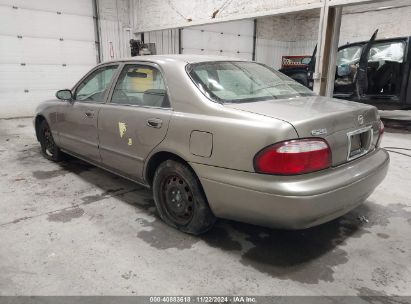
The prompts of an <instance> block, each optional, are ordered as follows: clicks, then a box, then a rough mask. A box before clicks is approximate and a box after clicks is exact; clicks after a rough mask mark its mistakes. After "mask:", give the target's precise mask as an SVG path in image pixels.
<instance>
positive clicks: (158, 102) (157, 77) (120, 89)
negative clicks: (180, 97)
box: [111, 64, 170, 108]
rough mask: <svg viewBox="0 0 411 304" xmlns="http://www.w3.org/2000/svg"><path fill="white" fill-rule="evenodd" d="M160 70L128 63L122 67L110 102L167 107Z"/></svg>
mask: <svg viewBox="0 0 411 304" xmlns="http://www.w3.org/2000/svg"><path fill="white" fill-rule="evenodd" d="M166 93H167V92H166V87H165V84H164V79H163V76H162V75H161V72H160V71H159V70H158V69H156V68H154V67H152V66H147V65H136V64H129V65H126V66H125V67H124V68H123V71H122V72H121V74H120V77H119V79H118V81H117V83H116V86H115V88H114V92H113V96H112V98H111V103H116V104H124V105H138V106H148V107H165V108H167V107H169V106H170V104H169V102H168V98H167V94H166Z"/></svg>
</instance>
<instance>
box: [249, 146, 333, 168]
mask: <svg viewBox="0 0 411 304" xmlns="http://www.w3.org/2000/svg"><path fill="white" fill-rule="evenodd" d="M330 166H331V149H330V146H329V145H328V143H327V142H326V141H325V140H324V139H322V138H305V139H296V140H289V141H284V142H280V143H277V144H274V145H271V146H268V147H266V148H264V149H263V150H261V151H260V152H258V153H257V154H256V156H255V157H254V169H255V171H256V172H258V173H265V174H278V175H294V174H303V173H309V172H314V171H318V170H322V169H326V168H329V167H330Z"/></svg>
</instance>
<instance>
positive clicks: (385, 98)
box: [281, 31, 411, 110]
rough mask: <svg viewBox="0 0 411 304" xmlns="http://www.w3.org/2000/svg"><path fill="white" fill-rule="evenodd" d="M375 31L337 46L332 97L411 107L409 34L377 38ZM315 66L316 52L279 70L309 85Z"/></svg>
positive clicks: (387, 107)
mask: <svg viewBox="0 0 411 304" xmlns="http://www.w3.org/2000/svg"><path fill="white" fill-rule="evenodd" d="M377 32H378V31H376V32H375V33H374V35H373V36H372V37H371V39H370V40H369V41H363V42H356V43H350V44H347V45H344V46H341V47H339V48H338V54H337V62H336V65H337V67H336V73H335V82H334V97H335V98H341V99H347V100H352V101H357V102H361V103H366V104H372V105H374V106H377V107H378V108H379V109H381V110H397V109H411V73H410V71H411V70H410V65H411V50H410V48H409V46H410V44H411V37H398V38H390V39H381V40H376V36H377ZM314 66H315V56H313V59H312V62H311V63H310V64H309V65H308V66H307V67H306V68H304V69H300V70H295V69H294V70H287V69H285V70H281V71H282V72H283V73H284V74H286V75H287V76H289V77H291V78H293V79H295V80H297V81H299V82H300V83H302V84H304V85H306V86H307V87H308V88H310V89H312V83H313V81H312V74H313V71H314ZM303 76H304V77H305V80H304V81H301V78H302V77H303Z"/></svg>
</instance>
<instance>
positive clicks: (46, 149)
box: [39, 120, 63, 162]
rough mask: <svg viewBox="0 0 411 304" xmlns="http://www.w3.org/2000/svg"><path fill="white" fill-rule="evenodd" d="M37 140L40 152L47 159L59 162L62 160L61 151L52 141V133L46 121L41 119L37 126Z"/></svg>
mask: <svg viewBox="0 0 411 304" xmlns="http://www.w3.org/2000/svg"><path fill="white" fill-rule="evenodd" d="M39 140H40V145H41V153H42V154H43V156H44V157H45V158H47V159H48V160H52V161H55V162H59V161H61V160H63V152H61V150H60V148H59V147H57V145H56V143H55V142H54V138H53V134H52V133H51V129H50V126H49V124H48V123H47V121H45V120H43V121H42V122H41V123H40V126H39Z"/></svg>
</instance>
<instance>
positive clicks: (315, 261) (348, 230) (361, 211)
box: [37, 155, 372, 284]
mask: <svg viewBox="0 0 411 304" xmlns="http://www.w3.org/2000/svg"><path fill="white" fill-rule="evenodd" d="M39 157H41V155H39ZM59 166H60V167H61V169H59V170H56V171H58V172H63V173H64V172H65V174H66V173H74V174H76V175H78V176H79V177H80V178H81V179H83V180H85V181H86V182H87V183H90V184H93V185H95V186H96V187H97V188H99V189H101V194H99V195H92V196H85V197H82V198H81V200H82V203H81V204H90V203H93V202H96V201H98V200H101V199H105V198H107V197H115V198H116V199H117V200H119V201H121V202H123V203H126V204H129V205H133V206H135V207H136V208H137V209H138V211H139V212H138V213H142V212H143V213H145V215H146V216H145V218H147V215H148V216H151V217H152V218H153V220H152V221H147V220H146V219H138V218H137V219H135V220H140V221H141V223H142V225H143V226H144V227H143V229H142V230H141V231H139V232H138V234H137V237H139V238H140V239H142V240H143V241H145V242H147V243H148V244H149V245H151V246H152V247H155V248H157V249H160V250H164V249H169V248H176V249H180V250H185V249H190V248H192V247H193V246H194V245H195V244H197V243H199V242H204V243H206V244H207V245H208V246H211V247H213V248H216V249H218V250H223V251H230V252H232V253H233V254H235V255H236V257H237V259H238V260H239V262H240V263H241V264H243V265H244V266H247V267H252V268H253V269H255V270H257V271H259V272H261V273H265V274H268V275H270V276H273V277H276V278H279V279H291V280H294V281H298V282H302V283H307V284H316V283H318V282H319V281H327V282H331V281H333V280H334V276H333V274H334V271H335V268H336V266H338V265H341V264H344V263H346V262H347V261H348V255H347V252H346V251H345V250H344V244H345V243H346V241H347V239H349V238H358V237H361V236H362V235H363V234H365V233H369V232H368V230H367V229H364V227H363V226H364V223H365V222H366V221H367V220H366V219H367V217H368V214H369V213H370V207H369V204H370V203H368V204H367V203H365V204H363V205H361V206H359V207H358V208H356V209H354V210H353V211H351V212H350V213H348V214H346V215H345V216H343V217H341V218H339V219H336V220H334V221H331V222H328V223H326V224H323V225H320V226H317V227H313V228H310V229H305V230H297V231H288V230H276V229H269V228H264V227H259V226H254V225H250V224H245V223H239V222H234V221H229V220H219V221H218V222H217V224H216V226H215V227H214V228H213V229H212V230H211V231H209V232H208V233H206V234H204V235H201V236H197V237H196V236H191V235H187V234H184V233H181V232H179V231H177V230H175V229H173V228H170V227H168V226H167V225H165V224H164V223H163V222H162V221H161V220H160V219H159V218H158V215H157V214H156V212H155V206H154V201H153V199H152V195H151V192H150V190H148V189H146V188H144V187H142V186H139V185H137V184H135V183H133V182H130V181H128V180H126V179H123V178H121V177H118V176H116V175H114V174H111V173H109V172H107V171H104V170H102V169H99V168H97V167H94V166H92V165H89V164H87V163H85V162H83V161H81V160H78V159H69V160H67V161H64V162H62V163H60V164H59ZM47 174H50V178H53V177H54V176H55V175H53V174H52V173H50V172H49V173H44V172H43V173H42V174H39V172H37V175H38V176H41V178H45V177H46V178H47ZM371 204H372V203H371ZM136 214H137V213H136Z"/></svg>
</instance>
